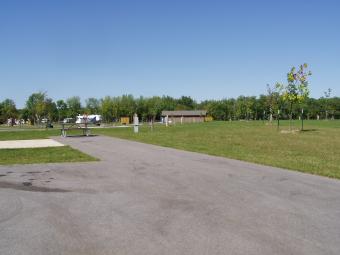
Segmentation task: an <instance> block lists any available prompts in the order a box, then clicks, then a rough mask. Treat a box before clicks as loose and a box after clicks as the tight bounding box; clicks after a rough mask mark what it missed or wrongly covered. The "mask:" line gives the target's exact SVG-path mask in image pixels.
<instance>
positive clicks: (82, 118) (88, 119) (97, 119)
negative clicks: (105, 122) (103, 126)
mask: <svg viewBox="0 0 340 255" xmlns="http://www.w3.org/2000/svg"><path fill="white" fill-rule="evenodd" d="M101 121H102V116H101V115H98V114H92V115H78V116H77V120H76V123H77V124H84V123H87V124H95V125H98V126H99V125H100V123H101Z"/></svg>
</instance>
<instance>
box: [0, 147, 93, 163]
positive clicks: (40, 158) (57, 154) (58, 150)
mask: <svg viewBox="0 0 340 255" xmlns="http://www.w3.org/2000/svg"><path fill="white" fill-rule="evenodd" d="M87 161H97V159H96V158H94V157H91V156H89V155H87V154H85V153H82V152H81V151H78V150H75V149H73V148H71V147H69V146H63V147H47V148H25V149H0V165H13V164H34V163H61V162H87Z"/></svg>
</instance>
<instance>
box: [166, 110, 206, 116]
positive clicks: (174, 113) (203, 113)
mask: <svg viewBox="0 0 340 255" xmlns="http://www.w3.org/2000/svg"><path fill="white" fill-rule="evenodd" d="M167 115H168V116H206V115H207V111H204V110H196V111H162V116H167Z"/></svg>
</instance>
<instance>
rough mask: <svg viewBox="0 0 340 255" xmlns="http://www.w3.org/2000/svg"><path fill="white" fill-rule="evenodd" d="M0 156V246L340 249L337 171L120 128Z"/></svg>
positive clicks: (96, 250)
mask: <svg viewBox="0 0 340 255" xmlns="http://www.w3.org/2000/svg"><path fill="white" fill-rule="evenodd" d="M56 139H57V140H59V141H61V142H62V143H65V144H68V145H70V146H72V147H74V148H76V149H79V150H81V151H83V152H85V153H88V154H90V155H93V156H95V157H97V158H100V159H101V161H100V162H90V163H63V164H41V165H39V164H35V165H15V166H0V254H1V255H9V254H11V255H17V254H25V255H26V254H34V255H40V254H41V255H48V254H96V255H101V254H138V255H143V254H145V255H146V254H147V255H150V254H157V255H159V254H172V255H173V254H195V255H197V254H261V255H266V254H268V255H273V254H294V255H298V254H308V255H312V254H337V255H338V254H340V242H339V241H340V181H339V180H333V179H328V178H325V177H319V176H313V175H308V174H302V173H298V172H294V171H288V170H282V169H277V168H272V167H266V166H260V165H256V164H251V163H245V162H240V161H236V160H230V159H225V158H219V157H212V156H208V155H203V154H198V153H191V152H184V151H180V150H175V149H170V148H163V147H158V146H153V145H147V144H141V143H137V142H132V141H126V140H120V139H115V138H109V137H103V136H97V137H79V138H66V139H65V138H56Z"/></svg>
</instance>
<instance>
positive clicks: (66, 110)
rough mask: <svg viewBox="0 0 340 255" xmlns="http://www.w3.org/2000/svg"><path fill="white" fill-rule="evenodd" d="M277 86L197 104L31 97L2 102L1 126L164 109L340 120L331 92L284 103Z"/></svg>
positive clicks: (153, 113)
mask: <svg viewBox="0 0 340 255" xmlns="http://www.w3.org/2000/svg"><path fill="white" fill-rule="evenodd" d="M275 88H276V87H275V86H274V87H273V88H271V87H270V86H268V88H267V94H265V95H260V96H258V97H255V96H250V97H249V96H239V97H238V98H229V99H222V100H205V101H202V102H197V101H195V100H194V99H192V98H191V97H189V96H182V97H180V98H173V97H170V96H162V97H159V96H153V97H138V98H135V97H133V96H132V95H123V96H118V97H110V96H106V97H104V98H101V99H97V98H88V99H86V100H85V104H84V105H83V104H82V103H81V99H80V98H79V97H70V98H68V99H66V100H57V101H53V100H52V99H51V98H50V97H48V95H47V94H46V93H42V92H38V93H33V94H32V95H30V96H29V97H28V99H27V101H26V105H25V107H24V108H23V109H17V108H16V105H15V103H14V101H13V100H11V99H5V100H4V101H2V102H0V123H7V120H8V119H10V118H15V119H24V120H25V121H27V120H30V122H31V123H32V124H38V123H39V122H40V121H41V120H42V119H48V120H50V121H54V122H56V121H62V120H63V119H65V118H75V117H76V116H77V115H78V114H84V113H86V114H101V115H102V117H103V119H104V121H105V122H111V121H114V120H118V119H119V118H120V117H125V116H127V117H131V118H132V116H133V114H134V113H137V114H138V116H140V118H141V119H142V120H143V121H148V120H157V119H160V117H161V112H162V111H163V110H195V109H200V110H207V112H208V115H210V116H212V117H213V118H214V119H215V120H264V119H268V120H271V119H275V118H276V116H277V112H278V110H280V118H281V119H289V118H290V114H291V117H292V118H293V119H296V118H299V116H300V113H301V108H303V109H304V116H305V118H307V119H340V98H339V97H332V96H331V91H330V90H328V91H327V92H326V93H325V95H324V96H323V97H321V98H319V99H315V98H306V99H305V100H304V101H303V102H301V103H298V104H293V105H292V104H291V103H290V102H289V101H284V100H282V96H281V95H280V93H279V91H277V90H276V89H275Z"/></svg>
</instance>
